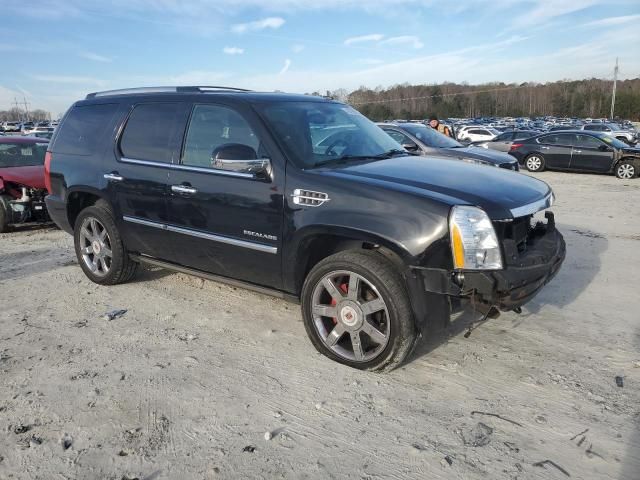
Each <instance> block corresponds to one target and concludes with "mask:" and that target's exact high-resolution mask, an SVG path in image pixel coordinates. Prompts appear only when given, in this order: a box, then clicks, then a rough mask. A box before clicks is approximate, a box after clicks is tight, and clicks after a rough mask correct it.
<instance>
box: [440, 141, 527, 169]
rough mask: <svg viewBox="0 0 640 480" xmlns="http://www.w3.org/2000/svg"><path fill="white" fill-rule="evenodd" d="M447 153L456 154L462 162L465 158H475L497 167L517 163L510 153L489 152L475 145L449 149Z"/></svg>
mask: <svg viewBox="0 0 640 480" xmlns="http://www.w3.org/2000/svg"><path fill="white" fill-rule="evenodd" d="M447 151H448V152H449V153H451V154H455V155H456V156H457V157H458V158H459V159H461V160H462V159H463V158H474V159H476V160H483V161H485V162H489V163H493V164H496V165H500V164H503V163H515V162H516V161H517V160H516V159H515V158H513V157H512V156H511V155H509V154H508V153H504V152H497V151H495V150H489V149H486V148H482V147H477V146H473V145H470V146H468V147H463V148H447Z"/></svg>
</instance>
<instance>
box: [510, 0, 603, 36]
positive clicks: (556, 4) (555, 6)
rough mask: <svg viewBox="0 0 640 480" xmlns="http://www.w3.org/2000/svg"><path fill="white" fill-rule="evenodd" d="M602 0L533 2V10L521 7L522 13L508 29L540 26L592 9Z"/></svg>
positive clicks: (540, 0)
mask: <svg viewBox="0 0 640 480" xmlns="http://www.w3.org/2000/svg"><path fill="white" fill-rule="evenodd" d="M601 2H602V0H535V2H534V5H533V8H530V7H529V6H523V7H522V11H523V13H522V14H521V15H520V16H518V17H516V18H514V19H513V20H512V21H511V25H510V27H509V28H510V29H515V28H519V27H525V26H531V25H542V24H544V23H546V22H548V21H549V20H552V19H554V18H556V17H561V16H564V15H568V14H570V13H575V12H578V11H580V10H585V9H586V8H589V7H592V6H593V5H596V4H597V3H601Z"/></svg>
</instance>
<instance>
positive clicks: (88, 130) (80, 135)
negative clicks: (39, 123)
mask: <svg viewBox="0 0 640 480" xmlns="http://www.w3.org/2000/svg"><path fill="white" fill-rule="evenodd" d="M117 110H118V104H116V103H104V104H97V105H80V106H76V107H72V108H71V110H70V111H69V113H68V114H67V116H66V117H65V119H64V121H63V122H62V124H61V125H60V127H58V128H59V132H57V135H56V138H55V141H54V145H53V148H52V151H53V152H55V153H64V154H68V155H92V154H94V153H96V151H97V150H98V148H99V146H100V142H101V140H102V138H104V135H105V134H106V133H107V132H108V131H109V130H110V129H111V127H112V122H113V118H114V116H115V114H116V112H117Z"/></svg>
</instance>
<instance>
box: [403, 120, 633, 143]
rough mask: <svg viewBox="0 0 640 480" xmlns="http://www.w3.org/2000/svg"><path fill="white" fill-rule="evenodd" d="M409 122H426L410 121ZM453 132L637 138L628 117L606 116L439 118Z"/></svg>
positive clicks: (477, 137) (481, 138) (476, 138)
mask: <svg viewBox="0 0 640 480" xmlns="http://www.w3.org/2000/svg"><path fill="white" fill-rule="evenodd" d="M404 122H406V120H396V121H395V122H394V123H404ZM410 122H411V123H424V124H427V122H426V121H421V120H411V121H410ZM441 123H443V124H444V125H446V126H447V127H448V128H449V129H450V131H451V132H452V133H453V136H454V138H456V140H458V141H460V142H462V143H465V144H467V143H477V142H486V141H490V140H494V139H495V138H496V137H499V136H500V135H501V134H502V133H505V132H511V131H524V132H535V133H538V134H540V133H546V132H553V131H560V130H586V131H592V132H603V133H606V134H607V135H610V136H612V137H614V138H617V139H618V140H621V141H623V142H625V143H627V144H629V145H635V144H637V143H638V141H639V140H640V133H639V132H638V130H637V129H636V128H635V127H634V125H633V123H631V122H630V121H628V120H621V121H611V120H608V119H591V118H587V119H578V118H556V117H544V118H539V119H529V118H515V119H514V118H509V117H508V118H494V117H489V118H474V119H452V118H448V119H444V120H442V121H441Z"/></svg>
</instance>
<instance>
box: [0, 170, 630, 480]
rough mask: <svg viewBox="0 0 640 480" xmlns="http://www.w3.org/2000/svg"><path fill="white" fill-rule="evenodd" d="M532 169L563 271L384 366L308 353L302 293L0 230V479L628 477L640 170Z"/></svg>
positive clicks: (56, 237) (50, 236)
mask: <svg viewBox="0 0 640 480" xmlns="http://www.w3.org/2000/svg"><path fill="white" fill-rule="evenodd" d="M539 177H540V178H542V179H544V180H546V181H547V182H549V183H550V184H551V185H552V186H553V187H554V189H555V191H556V195H557V205H556V207H555V208H554V211H555V212H556V218H557V220H558V224H559V228H560V229H561V230H562V232H563V233H564V235H565V238H566V240H567V245H568V256H567V260H566V263H565V265H564V267H563V269H562V270H561V272H560V273H559V275H558V276H557V277H556V278H555V279H554V280H553V282H552V283H551V284H550V285H548V286H547V287H546V288H545V289H544V291H543V292H542V293H541V294H540V295H539V296H538V297H537V298H536V299H535V300H534V301H533V302H532V303H530V304H529V305H528V306H527V307H526V308H525V309H524V312H523V314H522V315H516V314H514V313H509V314H503V315H502V316H501V317H500V318H499V319H497V320H492V321H490V322H488V323H486V324H483V325H481V326H480V327H479V328H477V329H476V330H474V331H473V333H472V334H471V336H470V337H469V338H465V337H464V335H463V334H464V331H465V326H466V324H467V323H468V319H469V318H470V316H469V315H463V316H462V317H461V318H459V319H458V320H457V321H456V322H455V323H454V324H453V325H452V326H451V328H450V329H449V330H448V331H447V332H443V333H441V334H438V335H435V336H434V337H433V338H432V339H430V341H428V342H424V343H423V344H422V345H421V346H420V347H419V349H418V351H417V352H416V354H415V356H414V358H413V359H412V361H410V362H409V363H408V364H407V365H406V366H404V367H402V368H400V369H398V370H396V371H394V372H392V373H390V374H386V375H378V374H372V373H363V372H359V371H356V370H351V369H348V368H346V367H342V366H340V365H338V364H336V363H332V362H331V361H329V360H327V359H326V358H324V357H322V356H320V355H319V354H317V353H316V352H315V350H313V348H312V346H311V344H310V342H309V341H308V340H307V338H306V336H305V333H304V328H303V326H302V323H301V320H300V313H299V307H298V306H297V305H293V304H289V303H285V302H283V301H280V300H276V299H273V298H270V297H266V296H262V295H258V294H255V293H251V292H247V291H244V290H239V289H235V288H230V287H227V286H224V285H220V284H216V283H212V282H206V281H202V280H200V279H196V278H191V277H187V276H184V275H179V274H172V273H168V272H164V271H160V270H155V271H151V270H147V271H145V272H144V273H143V274H141V275H140V276H139V277H138V278H137V279H136V280H135V281H134V282H133V283H130V284H127V285H121V286H117V287H99V286H97V285H94V284H92V283H90V282H89V281H88V280H87V279H86V278H85V277H84V275H83V274H82V272H81V270H80V268H79V267H78V266H77V265H76V261H75V257H74V255H73V250H72V241H71V238H70V237H69V236H67V235H66V234H64V233H62V232H60V231H58V230H55V229H52V228H44V229H42V228H39V229H22V230H19V231H17V232H13V233H9V234H3V235H0V305H1V306H2V311H1V312H0V382H1V383H0V385H1V388H0V432H2V433H1V434H0V478H1V479H6V478H41V479H53V478H56V479H58V478H59V479H71V478H79V479H93V478H101V479H103V478H107V479H117V480H120V479H132V478H140V479H177V478H185V479H186V478H189V479H190V478H196V479H209V478H292V479H293V478H295V479H300V478H353V479H362V478H365V479H376V478H393V479H400V478H420V479H439V478H447V479H449V478H464V479H476V478H491V479H507V478H509V479H510V478H520V479H525V478H545V479H562V478H567V477H568V476H569V475H570V476H571V478H583V479H599V478H611V479H638V478H640V389H639V385H640V321H639V318H640V314H639V311H640V301H639V299H638V285H639V284H640V268H639V267H640V248H639V247H640V208H639V207H638V205H640V180H636V181H628V182H625V181H620V180H616V179H615V178H612V177H606V176H595V175H574V174H566V173H565V174H560V173H548V172H546V173H543V174H540V175H539ZM113 309H127V310H128V311H127V313H126V314H124V315H123V316H121V317H119V318H116V319H114V320H112V321H109V320H107V319H105V318H103V316H104V314H105V312H107V311H111V310H113ZM616 376H621V377H622V382H623V383H622V384H621V385H622V386H618V385H617V384H616ZM478 412H485V413H478ZM488 414H492V415H488ZM493 414H495V416H494V415H493ZM266 432H269V433H270V434H271V435H272V438H271V439H270V440H267V439H266V437H265V433H266ZM552 462H553V463H552Z"/></svg>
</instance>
